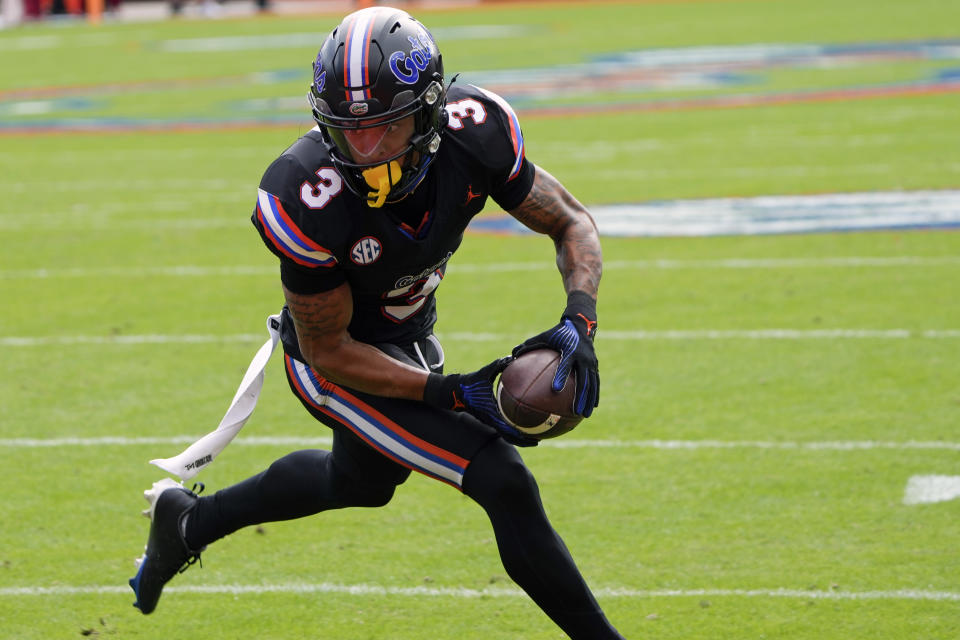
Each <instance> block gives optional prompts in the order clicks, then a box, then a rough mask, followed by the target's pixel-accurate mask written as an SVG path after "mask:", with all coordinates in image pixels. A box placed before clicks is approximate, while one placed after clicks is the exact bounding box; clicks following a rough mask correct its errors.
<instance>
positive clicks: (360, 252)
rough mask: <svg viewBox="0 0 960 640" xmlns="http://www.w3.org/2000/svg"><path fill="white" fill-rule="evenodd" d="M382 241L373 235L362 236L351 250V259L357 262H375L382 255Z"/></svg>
mask: <svg viewBox="0 0 960 640" xmlns="http://www.w3.org/2000/svg"><path fill="white" fill-rule="evenodd" d="M380 251H381V247H380V241H379V240H377V239H376V238H374V237H373V236H366V237H365V238H360V240H358V241H357V244H355V245H353V249H351V250H350V259H351V260H353V261H354V262H355V263H356V264H373V263H374V262H376V261H377V258H379V257H380Z"/></svg>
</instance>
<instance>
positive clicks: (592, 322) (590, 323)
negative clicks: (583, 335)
mask: <svg viewBox="0 0 960 640" xmlns="http://www.w3.org/2000/svg"><path fill="white" fill-rule="evenodd" d="M577 316H579V317H581V318H583V321H584V322H586V323H587V335H588V336H589V335H590V334H591V333H593V328H594V327H595V326H597V321H596V320H591V319H589V318H588V317H587V316H585V315H583V314H582V313H578V314H577Z"/></svg>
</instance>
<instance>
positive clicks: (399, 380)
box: [300, 338, 428, 400]
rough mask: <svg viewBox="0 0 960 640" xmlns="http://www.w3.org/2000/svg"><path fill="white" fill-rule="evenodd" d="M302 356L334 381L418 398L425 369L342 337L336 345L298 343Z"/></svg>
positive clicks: (351, 386) (409, 397)
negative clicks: (342, 339)
mask: <svg viewBox="0 0 960 640" xmlns="http://www.w3.org/2000/svg"><path fill="white" fill-rule="evenodd" d="M300 348H301V351H303V355H304V358H306V360H307V364H309V365H310V366H311V367H312V368H313V369H314V370H315V371H317V372H318V373H319V374H320V375H322V376H323V377H325V378H327V379H328V380H330V381H331V382H333V383H335V384H340V385H343V386H346V387H350V388H351V389H356V390H357V391H364V392H366V393H371V394H374V395H378V396H387V397H391V398H406V399H408V400H421V399H422V398H423V388H424V385H425V384H426V381H427V375H428V374H427V372H426V371H423V370H422V369H418V368H416V367H413V366H411V365H408V364H404V363H403V362H400V361H398V360H394V359H393V358H391V357H390V356H388V355H386V354H384V353H383V352H382V351H380V350H379V349H377V348H376V347H373V346H371V345H369V344H366V343H363V342H357V341H355V340H351V339H349V338H348V339H346V340H344V341H342V342H341V343H340V344H339V345H337V346H335V347H331V346H330V345H311V344H309V343H306V344H305V341H303V340H301V342H300Z"/></svg>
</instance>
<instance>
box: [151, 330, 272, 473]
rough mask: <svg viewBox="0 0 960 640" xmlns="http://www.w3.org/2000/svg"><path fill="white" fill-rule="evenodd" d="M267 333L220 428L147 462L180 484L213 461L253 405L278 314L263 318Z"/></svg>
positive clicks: (238, 430)
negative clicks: (175, 453)
mask: <svg viewBox="0 0 960 640" xmlns="http://www.w3.org/2000/svg"><path fill="white" fill-rule="evenodd" d="M267 331H269V332H270V339H269V340H267V341H266V342H264V343H263V346H262V347H260V349H259V350H258V351H257V354H256V355H255V356H254V357H253V361H252V362H251V363H250V366H249V367H248V368H247V372H246V373H245V374H244V376H243V380H242V381H241V382H240V388H239V389H237V393H236V395H234V396H233V402H231V403H230V408H229V409H227V413H226V414H225V415H224V416H223V420H221V421H220V425H219V426H218V427H217V428H216V429H215V430H213V431H211V432H210V433H208V434H207V435H205V436H203V437H202V438H200V439H199V440H197V441H196V442H194V443H193V444H192V445H190V446H189V447H187V448H186V450H185V451H184V452H183V453H181V454H180V455H178V456H174V457H172V458H161V459H157V460H151V461H150V464H155V465H157V466H158V467H160V468H161V469H163V470H164V471H167V472H169V473H172V474H174V475H176V476H179V477H180V479H181V481H183V480H189V479H190V478H192V477H193V476H195V475H197V474H198V473H199V472H200V470H201V469H203V468H204V467H205V466H207V465H208V464H210V463H211V462H213V459H214V458H216V457H217V455H219V453H220V452H221V451H223V450H224V448H225V447H226V446H227V445H228V444H230V441H231V440H233V439H234V438H235V437H236V435H237V434H238V433H240V429H242V428H243V425H244V424H246V422H247V420H248V419H249V418H250V415H251V414H252V413H253V409H254V407H256V406H257V400H258V399H259V398H260V390H261V389H262V388H263V370H264V368H266V366H267V362H269V360H270V356H271V355H273V352H274V350H276V348H277V343H278V342H279V341H280V316H279V315H275V316H270V317H269V318H267Z"/></svg>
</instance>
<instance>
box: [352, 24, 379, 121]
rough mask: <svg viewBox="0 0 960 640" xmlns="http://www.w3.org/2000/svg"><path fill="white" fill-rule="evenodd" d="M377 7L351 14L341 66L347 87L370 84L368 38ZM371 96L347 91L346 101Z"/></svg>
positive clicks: (371, 31) (367, 91)
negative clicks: (343, 68) (342, 65)
mask: <svg viewBox="0 0 960 640" xmlns="http://www.w3.org/2000/svg"><path fill="white" fill-rule="evenodd" d="M380 12H381V9H380V8H379V7H376V8H372V9H365V10H361V11H358V12H356V13H355V14H353V17H354V19H353V20H351V21H350V26H349V28H348V30H347V37H346V47H345V49H344V55H343V64H344V65H345V70H344V71H345V72H344V79H345V84H346V86H347V87H359V86H366V85H368V84H370V69H369V64H370V39H371V38H370V36H371V34H372V33H373V25H374V23H375V22H376V19H377V16H378V14H379V13H380ZM370 96H371V93H370V91H369V90H360V91H351V90H350V89H347V100H348V101H350V102H354V101H357V100H367V99H369V98H370Z"/></svg>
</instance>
